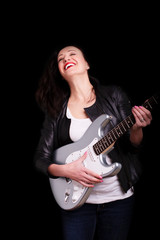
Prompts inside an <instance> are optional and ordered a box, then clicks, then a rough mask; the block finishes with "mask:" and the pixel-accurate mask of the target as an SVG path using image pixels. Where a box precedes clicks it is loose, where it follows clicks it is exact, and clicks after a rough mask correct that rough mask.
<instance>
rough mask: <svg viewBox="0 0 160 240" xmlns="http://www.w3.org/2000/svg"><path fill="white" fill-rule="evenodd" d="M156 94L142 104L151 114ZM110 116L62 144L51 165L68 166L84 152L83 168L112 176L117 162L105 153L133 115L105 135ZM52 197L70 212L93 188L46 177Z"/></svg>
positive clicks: (66, 179)
mask: <svg viewBox="0 0 160 240" xmlns="http://www.w3.org/2000/svg"><path fill="white" fill-rule="evenodd" d="M158 97H159V96H158V95H154V96H152V97H151V98H150V99H148V100H147V101H145V103H144V104H143V106H144V107H145V108H147V109H149V110H150V111H151V110H152V107H153V106H154V105H156V104H158ZM111 118H112V117H111V116H108V115H106V114H103V115H101V116H99V117H98V118H97V119H96V120H95V121H94V122H93V123H92V124H91V125H90V127H89V128H88V129H87V131H86V133H85V134H84V135H83V137H82V138H81V139H80V140H79V141H77V142H74V143H70V144H68V145H65V146H63V147H61V148H59V149H57V150H55V152H54V156H53V159H54V163H56V164H68V163H71V162H73V161H75V160H77V159H78V158H80V157H82V156H83V154H84V153H85V152H86V151H87V157H86V159H85V160H84V162H83V163H84V166H85V167H86V168H88V169H90V170H92V171H94V172H96V173H98V174H99V175H101V176H102V177H103V178H105V177H109V176H114V175H116V174H118V173H119V171H120V170H121V167H122V166H121V164H120V163H118V162H115V163H112V164H108V163H107V162H106V154H108V153H109V151H111V150H112V149H113V148H114V144H115V142H116V140H117V139H118V138H120V137H121V136H122V135H123V134H124V133H126V131H127V130H128V129H130V128H131V127H132V126H133V124H134V123H135V119H134V116H133V114H131V115H129V116H128V117H127V118H126V119H124V120H123V121H121V122H120V123H119V124H118V125H117V126H115V127H114V128H113V129H112V130H110V131H108V133H107V134H106V135H105V136H104V131H103V130H104V128H105V127H106V125H107V124H108V123H109V121H110V119H111ZM49 182H50V186H51V190H52V193H53V195H54V198H55V200H56V202H57V203H58V205H59V206H60V207H61V208H62V209H65V210H73V209H76V208H78V207H80V206H82V205H83V204H84V203H85V201H86V200H87V198H88V197H89V195H90V193H91V191H92V188H89V187H84V186H83V185H81V184H80V183H78V182H76V181H74V180H72V179H68V178H64V177H58V178H51V177H50V178H49Z"/></svg>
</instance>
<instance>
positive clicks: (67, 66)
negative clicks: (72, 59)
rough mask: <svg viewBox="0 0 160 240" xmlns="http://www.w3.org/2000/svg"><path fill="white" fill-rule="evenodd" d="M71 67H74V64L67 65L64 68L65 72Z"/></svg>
mask: <svg viewBox="0 0 160 240" xmlns="http://www.w3.org/2000/svg"><path fill="white" fill-rule="evenodd" d="M71 66H74V64H73V63H69V64H67V65H66V66H65V70H67V69H68V68H69V67H71Z"/></svg>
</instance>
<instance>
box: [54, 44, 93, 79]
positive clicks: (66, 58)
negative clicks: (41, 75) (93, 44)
mask: <svg viewBox="0 0 160 240" xmlns="http://www.w3.org/2000/svg"><path fill="white" fill-rule="evenodd" d="M57 61H58V68H59V71H60V74H61V75H62V77H63V78H64V79H66V80H69V79H70V78H71V77H73V76H75V75H79V74H84V73H87V70H88V69H89V65H88V63H87V61H86V60H85V58H84V55H83V53H82V52H81V50H80V49H79V48H76V47H74V46H68V47H65V48H63V49H62V50H60V52H59V54H58V57H57Z"/></svg>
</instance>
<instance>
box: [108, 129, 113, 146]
mask: <svg viewBox="0 0 160 240" xmlns="http://www.w3.org/2000/svg"><path fill="white" fill-rule="evenodd" d="M108 138H109V141H111V144H112V143H113V142H114V139H113V137H112V133H111V131H110V132H109V133H108Z"/></svg>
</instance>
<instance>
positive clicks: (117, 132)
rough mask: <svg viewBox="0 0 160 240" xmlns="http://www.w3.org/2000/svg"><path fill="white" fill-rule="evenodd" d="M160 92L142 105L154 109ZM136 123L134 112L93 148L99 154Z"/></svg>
mask: <svg viewBox="0 0 160 240" xmlns="http://www.w3.org/2000/svg"><path fill="white" fill-rule="evenodd" d="M158 100H159V94H155V95H154V96H152V97H151V98H149V99H147V100H146V101H145V103H144V104H143V105H142V106H144V107H145V108H146V109H148V110H150V111H151V110H152V109H153V107H154V106H155V105H157V104H158ZM134 123H135V118H134V115H133V114H130V115H129V116H128V117H127V118H126V119H124V120H123V121H121V122H120V123H119V124H118V125H117V126H116V127H114V128H113V129H112V130H110V131H109V132H108V133H107V135H105V136H104V137H103V138H101V139H100V140H99V141H98V142H97V143H95V144H94V145H93V149H94V151H95V153H96V154H97V155H99V154H101V153H102V152H104V151H105V150H106V149H107V148H109V147H110V145H112V143H114V142H115V141H117V139H118V138H120V137H121V136H122V135H124V134H125V133H126V132H127V131H128V130H129V129H130V128H131V127H132V126H133V125H134Z"/></svg>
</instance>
